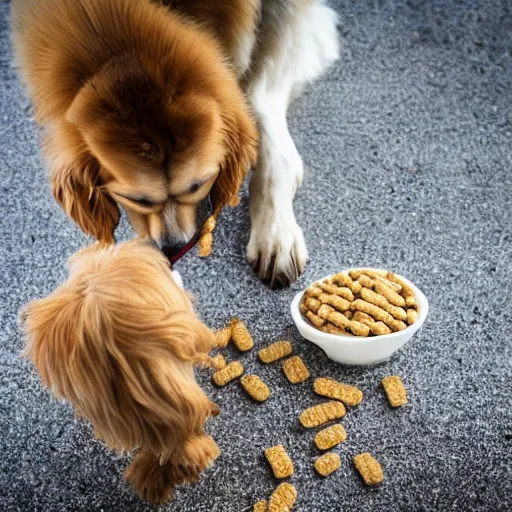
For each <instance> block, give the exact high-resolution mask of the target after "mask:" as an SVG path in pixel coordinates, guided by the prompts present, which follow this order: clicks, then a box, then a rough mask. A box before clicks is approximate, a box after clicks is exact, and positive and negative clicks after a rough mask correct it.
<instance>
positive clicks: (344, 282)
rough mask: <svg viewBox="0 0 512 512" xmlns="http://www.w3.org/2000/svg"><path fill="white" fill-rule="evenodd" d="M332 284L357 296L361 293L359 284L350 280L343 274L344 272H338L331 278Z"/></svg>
mask: <svg viewBox="0 0 512 512" xmlns="http://www.w3.org/2000/svg"><path fill="white" fill-rule="evenodd" d="M332 281H333V283H336V284H339V285H341V286H346V287H347V288H349V289H350V291H351V292H352V293H355V294H358V293H359V292H360V291H361V283H358V282H357V281H352V278H351V277H350V276H349V275H348V274H345V272H339V273H338V274H336V275H335V276H334V277H333V278H332Z"/></svg>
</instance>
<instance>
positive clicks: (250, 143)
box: [212, 103, 258, 215]
mask: <svg viewBox="0 0 512 512" xmlns="http://www.w3.org/2000/svg"><path fill="white" fill-rule="evenodd" d="M223 121H224V144H225V146H226V149H227V154H226V157H225V159H224V162H223V163H222V164H221V166H220V172H219V176H218V177H217V180H216V181H215V184H214V185H213V188H212V201H213V206H214V213H215V215H218V214H219V213H220V211H221V210H222V208H223V207H224V206H226V205H229V206H236V205H237V204H238V191H239V189H240V187H241V185H242V182H243V180H244V178H245V176H246V175H247V173H248V172H249V170H250V169H251V167H253V166H254V165H256V159H257V156H258V152H257V148H258V132H257V129H256V125H255V122H254V120H253V119H252V117H251V115H250V114H249V112H248V109H247V106H246V105H245V104H243V103H241V104H240V105H239V106H238V108H235V110H234V111H233V112H231V113H229V114H226V113H224V114H223Z"/></svg>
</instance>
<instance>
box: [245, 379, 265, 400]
mask: <svg viewBox="0 0 512 512" xmlns="http://www.w3.org/2000/svg"><path fill="white" fill-rule="evenodd" d="M240 383H241V384H242V387H243V388H244V389H245V391H247V393H248V394H249V395H250V396H251V397H252V398H254V400H257V401H258V402H264V401H265V400H267V398H268V397H269V396H270V389H269V387H268V386H267V385H266V384H265V383H264V382H263V381H262V380H261V379H260V377H258V376H257V375H245V376H244V377H242V378H241V379H240Z"/></svg>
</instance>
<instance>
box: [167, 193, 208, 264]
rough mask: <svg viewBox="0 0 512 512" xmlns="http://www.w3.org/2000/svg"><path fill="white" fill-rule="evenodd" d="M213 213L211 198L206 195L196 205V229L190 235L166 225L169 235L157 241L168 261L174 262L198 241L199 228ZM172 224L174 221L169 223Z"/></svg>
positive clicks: (200, 228)
mask: <svg viewBox="0 0 512 512" xmlns="http://www.w3.org/2000/svg"><path fill="white" fill-rule="evenodd" d="M212 213H213V207H212V202H211V198H210V196H209V195H208V196H207V197H206V198H205V199H203V200H202V201H201V202H200V203H199V204H198V206H197V212H196V230H195V232H194V233H193V234H192V235H190V234H187V233H185V232H183V231H181V233H180V235H178V236H177V235H176V230H175V229H173V228H174V226H173V225H171V226H168V228H167V229H168V230H169V232H170V233H173V234H170V235H167V236H165V237H164V238H163V239H162V240H160V241H159V242H157V244H158V247H159V248H160V250H161V251H162V252H163V253H164V255H165V256H166V257H167V259H168V260H169V261H170V263H171V264H172V263H176V262H177V261H178V260H179V259H181V258H182V257H183V256H184V255H185V254H186V253H187V252H189V251H190V250H191V249H192V248H193V247H194V246H195V245H196V244H197V242H198V240H199V238H200V236H201V230H202V228H203V226H204V223H205V222H206V220H207V219H208V217H210V216H211V215H212ZM171 224H174V223H171Z"/></svg>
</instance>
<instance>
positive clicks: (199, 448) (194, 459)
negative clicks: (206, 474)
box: [177, 435, 220, 482]
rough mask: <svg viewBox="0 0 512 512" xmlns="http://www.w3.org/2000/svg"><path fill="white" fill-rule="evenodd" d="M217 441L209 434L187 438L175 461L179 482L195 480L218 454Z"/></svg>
mask: <svg viewBox="0 0 512 512" xmlns="http://www.w3.org/2000/svg"><path fill="white" fill-rule="evenodd" d="M219 454H220V450H219V447H218V446H217V443H216V442H215V441H214V440H213V439H212V438H211V437H210V436H206V435H204V436H198V437H192V438H191V439H189V440H188V441H187V442H186V443H185V445H184V447H183V452H182V454H181V456H180V458H179V461H177V475H178V479H179V480H180V482H195V481H197V480H198V479H199V476H200V474H201V473H202V472H203V471H204V470H205V469H206V468H207V467H208V466H210V465H211V464H212V463H213V461H214V460H215V459H216V458H217V457H218V456H219Z"/></svg>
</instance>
